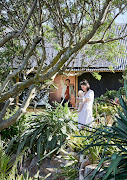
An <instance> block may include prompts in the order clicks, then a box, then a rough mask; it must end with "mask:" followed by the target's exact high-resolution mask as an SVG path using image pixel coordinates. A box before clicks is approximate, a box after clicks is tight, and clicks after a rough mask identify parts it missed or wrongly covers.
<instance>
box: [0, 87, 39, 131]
mask: <svg viewBox="0 0 127 180" xmlns="http://www.w3.org/2000/svg"><path fill="white" fill-rule="evenodd" d="M35 93H36V88H35V86H34V85H32V86H31V87H30V90H29V92H28V94H27V97H26V98H25V100H24V102H23V104H22V106H21V107H20V108H19V109H18V110H17V112H16V113H15V114H14V115H12V116H11V117H10V118H8V119H6V120H3V119H0V131H1V130H2V129H5V128H8V127H9V126H11V125H13V124H14V123H15V122H16V121H17V119H19V118H20V116H21V115H22V113H24V112H26V109H27V107H28V106H29V103H30V101H31V99H32V98H34V96H35Z"/></svg>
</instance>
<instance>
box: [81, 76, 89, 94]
mask: <svg viewBox="0 0 127 180" xmlns="http://www.w3.org/2000/svg"><path fill="white" fill-rule="evenodd" d="M81 85H84V86H87V91H88V90H89V89H90V85H89V83H88V81H87V80H86V79H84V80H83V81H81V82H80V86H81Z"/></svg>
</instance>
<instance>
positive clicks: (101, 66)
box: [68, 23, 127, 72]
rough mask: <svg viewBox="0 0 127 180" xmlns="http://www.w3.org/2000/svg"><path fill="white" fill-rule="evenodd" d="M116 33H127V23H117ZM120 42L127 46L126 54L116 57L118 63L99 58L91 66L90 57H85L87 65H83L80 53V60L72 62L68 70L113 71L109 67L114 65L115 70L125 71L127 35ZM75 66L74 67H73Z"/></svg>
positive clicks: (126, 52)
mask: <svg viewBox="0 0 127 180" xmlns="http://www.w3.org/2000/svg"><path fill="white" fill-rule="evenodd" d="M115 33H116V35H118V36H124V35H126V34H127V24H123V23H122V24H116V25H115ZM119 42H120V44H122V45H123V46H125V56H122V55H121V57H116V58H115V60H116V63H112V62H109V61H105V60H102V61H101V60H99V61H96V63H94V64H91V65H90V66H89V63H90V59H84V61H85V62H86V65H85V66H82V60H81V59H82V55H81V54H79V55H78V56H77V58H78V59H79V60H78V61H76V60H75V61H74V62H71V63H70V65H69V67H68V70H69V69H70V68H71V71H86V72H105V71H106V72H109V71H111V69H110V68H109V67H110V66H113V68H114V71H123V70H124V69H125V67H126V66H127V37H125V38H124V39H120V40H119ZM72 66H73V68H72Z"/></svg>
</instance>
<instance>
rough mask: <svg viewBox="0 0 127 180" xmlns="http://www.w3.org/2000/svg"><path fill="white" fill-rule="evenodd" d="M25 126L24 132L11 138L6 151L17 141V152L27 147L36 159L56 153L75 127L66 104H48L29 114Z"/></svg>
mask: <svg viewBox="0 0 127 180" xmlns="http://www.w3.org/2000/svg"><path fill="white" fill-rule="evenodd" d="M26 126H27V127H26V130H25V132H24V133H23V134H22V135H21V136H20V137H15V138H14V139H12V141H11V142H10V145H9V147H8V148H7V150H6V151H7V152H9V151H10V150H11V147H12V146H13V143H17V144H18V148H17V154H19V153H20V152H21V151H22V150H23V149H24V148H28V149H29V150H30V152H31V154H36V153H37V156H38V161H40V160H42V159H43V158H44V157H46V156H47V154H48V155H53V154H54V153H56V152H57V151H58V149H59V148H60V147H61V145H62V144H63V143H64V142H65V140H66V137H67V133H69V132H72V131H74V130H75V129H76V126H74V123H73V122H72V121H71V116H70V113H69V109H68V107H67V105H66V106H65V107H62V106H61V105H57V107H56V108H53V107H52V106H50V105H49V106H48V107H47V108H46V110H43V112H42V113H41V114H39V115H36V116H31V118H30V120H29V122H28V123H27V124H26Z"/></svg>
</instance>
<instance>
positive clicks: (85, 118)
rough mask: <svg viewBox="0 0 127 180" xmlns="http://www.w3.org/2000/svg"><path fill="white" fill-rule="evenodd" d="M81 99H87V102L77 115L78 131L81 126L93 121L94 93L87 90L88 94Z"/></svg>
mask: <svg viewBox="0 0 127 180" xmlns="http://www.w3.org/2000/svg"><path fill="white" fill-rule="evenodd" d="M83 98H88V99H89V100H88V101H87V102H85V103H84V105H83V107H82V110H81V111H80V112H79V114H78V122H79V123H81V124H78V127H79V129H80V128H81V126H83V125H82V124H84V125H85V124H87V125H88V124H89V123H91V122H92V121H93V117H92V110H93V101H94V91H93V90H91V89H89V90H88V92H87V93H86V94H85V95H84V97H83Z"/></svg>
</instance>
